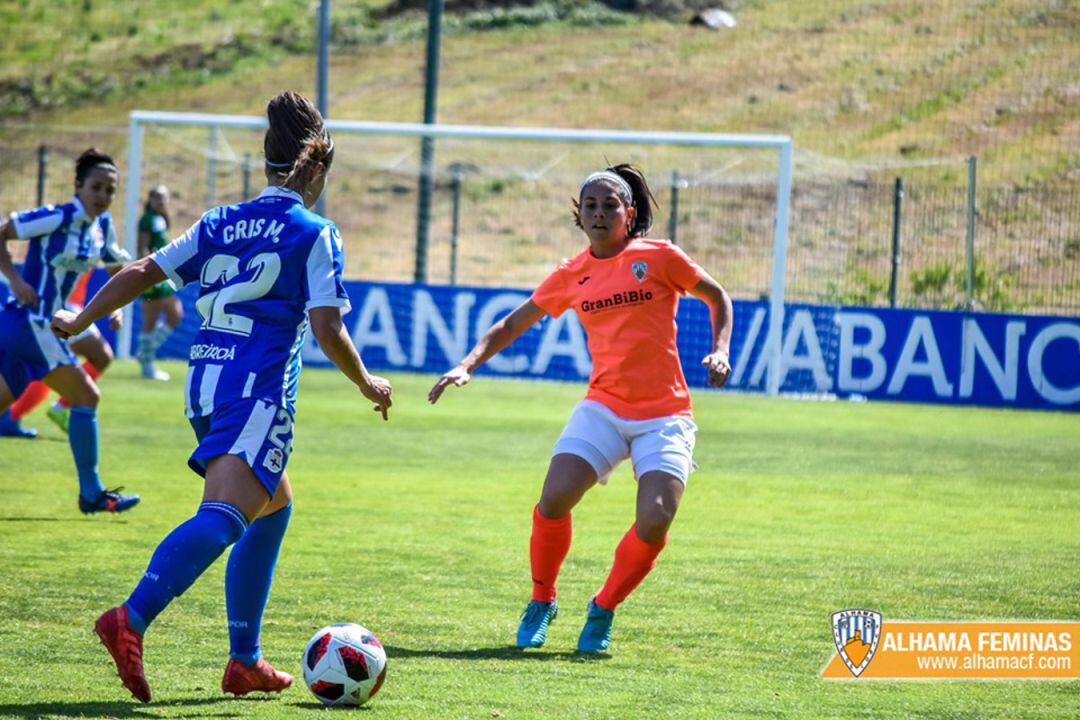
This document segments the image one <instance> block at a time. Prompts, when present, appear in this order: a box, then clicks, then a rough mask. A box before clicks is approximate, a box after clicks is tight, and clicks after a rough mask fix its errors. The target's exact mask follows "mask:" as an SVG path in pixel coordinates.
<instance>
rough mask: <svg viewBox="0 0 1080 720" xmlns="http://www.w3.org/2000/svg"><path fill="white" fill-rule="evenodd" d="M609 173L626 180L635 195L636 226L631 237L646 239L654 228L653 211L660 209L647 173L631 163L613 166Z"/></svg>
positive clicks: (631, 232) (631, 230) (632, 227)
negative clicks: (646, 178)
mask: <svg viewBox="0 0 1080 720" xmlns="http://www.w3.org/2000/svg"><path fill="white" fill-rule="evenodd" d="M608 171H609V172H613V173H615V174H616V175H618V176H619V177H621V178H622V179H623V180H625V181H626V184H627V185H629V186H630V192H631V193H633V196H634V199H633V206H634V209H635V210H637V212H636V213H635V214H634V224H633V225H632V226H631V227H630V237H645V235H647V234H648V232H649V230H650V229H651V228H652V221H653V209H654V208H657V207H659V203H657V202H656V198H655V197H653V194H652V190H650V189H649V183H647V182H646V181H645V173H643V172H641V169H640V168H638V167H636V166H634V165H631V164H630V163H619V164H618V165H612V166H611V167H609V168H608Z"/></svg>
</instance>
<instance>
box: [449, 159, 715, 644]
mask: <svg viewBox="0 0 1080 720" xmlns="http://www.w3.org/2000/svg"><path fill="white" fill-rule="evenodd" d="M654 204H655V200H654V199H653V196H652V193H651V192H650V191H649V186H648V184H647V183H646V181H645V177H644V175H642V173H641V171H640V170H638V169H637V168H635V167H634V166H632V165H626V164H623V165H616V166H614V167H611V168H608V169H607V170H604V171H602V172H598V173H593V174H592V175H589V177H587V178H586V179H585V182H584V183H582V185H581V189H580V191H579V194H578V199H577V200H576V201H575V202H574V212H575V221H576V223H577V225H578V227H580V228H581V229H582V230H583V231H584V233H585V235H586V236H587V237H588V240H589V247H587V248H586V249H585V250H583V251H582V252H581V253H579V254H578V255H577V256H576V257H574V258H572V259H569V260H564V261H563V262H561V263H560V264H559V266H558V267H557V268H556V269H555V271H554V272H553V273H551V274H550V275H549V276H548V277H547V278H546V279H545V280H544V281H543V282H541V283H540V286H539V287H538V288H537V289H536V291H535V292H534V293H533V295H532V297H531V298H529V299H528V300H526V301H525V302H524V303H522V304H521V305H520V306H518V307H517V308H516V309H515V310H514V311H513V312H511V313H510V314H509V315H507V316H506V317H505V318H503V319H502V320H500V321H499V322H497V323H495V325H493V326H492V327H491V329H490V330H488V331H487V333H485V334H484V336H483V337H482V338H481V339H480V340H479V342H477V344H476V347H474V348H473V349H472V351H471V352H470V353H469V354H468V356H466V358H465V359H464V360H462V361H461V363H460V364H459V365H458V366H457V367H455V368H453V369H452V370H450V371H449V372H447V373H446V374H445V375H443V376H442V378H440V379H439V381H438V382H437V383H436V384H435V386H434V387H433V388H432V390H431V393H430V394H429V396H428V399H429V400H430V401H431V402H432V403H434V402H437V401H438V399H439V397H440V396H441V395H442V393H443V391H444V390H445V389H446V387H448V386H449V385H451V384H453V385H457V386H461V385H464V384H466V383H467V382H469V379H470V378H471V375H472V372H473V371H474V370H475V369H476V368H477V367H479V366H480V365H482V364H483V363H484V362H485V361H487V360H488V359H489V358H491V357H492V356H493V355H495V354H496V353H498V352H499V351H501V350H502V349H504V348H505V347H507V346H508V345H509V344H510V343H512V342H513V341H514V340H515V339H516V338H517V337H519V336H520V335H521V334H522V333H524V332H525V331H526V330H528V329H529V328H530V327H532V326H533V325H534V324H535V323H536V322H538V321H539V320H540V319H541V318H543V317H544V315H552V316H554V317H558V316H559V315H561V314H562V313H564V312H566V311H567V310H570V309H573V310H574V311H575V312H576V313H577V316H578V318H579V319H580V321H581V324H582V326H583V327H584V329H585V333H586V336H587V337H588V346H589V352H590V354H591V355H592V360H593V372H592V377H590V378H589V391H588V393H587V394H586V396H585V399H584V400H582V401H581V402H580V403H579V404H578V405H577V407H576V408H575V409H574V412H573V414H572V415H571V416H570V420H569V421H568V422H567V424H566V428H565V429H564V430H563V433H562V436H561V437H560V438H559V439H558V441H557V442H556V443H555V449H554V452H553V456H552V458H551V464H550V466H549V468H548V473H547V477H546V479H545V480H544V487H543V490H542V491H541V494H540V502H539V503H538V504H537V505H536V507H535V509H534V510H533V520H532V538H531V540H530V546H529V556H530V562H531V569H532V577H533V592H532V600H531V601H530V602H529V604H528V605H527V606H526V608H525V612H524V613H523V614H522V616H521V623H520V626H519V627H518V633H517V644H518V647H522V648H525V647H540V646H541V645H543V644H544V641H545V640H546V639H547V630H548V625H549V624H550V623H551V621H552V620H554V619H555V617H556V615H557V613H558V604H557V602H556V599H555V597H556V590H555V581H556V579H557V578H558V574H559V569H560V568H561V567H562V562H563V560H564V558H565V557H566V554H567V552H568V551H569V550H570V539H571V520H570V513H571V510H572V509H573V508H574V506H575V505H576V504H577V503H578V501H580V500H581V498H582V497H583V496H584V494H585V493H586V492H587V491H588V490H589V489H590V488H592V487H593V486H594V485H595V484H596V483H597V482H599V483H601V484H603V483H605V482H607V478H608V476H609V475H610V474H611V471H612V470H613V469H614V468H615V466H616V465H618V464H619V463H620V462H621V461H622V460H625V459H626V458H630V459H631V461H632V462H633V466H634V476H635V477H636V478H637V482H638V493H637V512H636V522H635V523H634V524H633V525H632V526H631V527H630V529H629V530H628V531H627V532H626V534H625V535H624V536H623V538H622V541H621V542H620V543H619V545H618V547H617V548H616V549H615V562H614V565H613V567H612V568H611V572H610V573H609V575H608V577H607V580H606V582H605V583H604V585H603V587H601V588H600V590H599V591H598V592H597V593H596V595H595V596H594V597H593V598H592V600H590V601H589V606H588V610H587V618H586V622H585V626H584V628H583V629H582V631H581V635H580V637H579V638H578V650H580V651H583V652H603V651H604V650H606V649H607V647H608V644H609V643H610V640H611V626H612V621H613V619H614V611H615V609H616V607H618V605H619V603H621V602H622V601H623V600H624V599H625V598H626V597H627V596H628V595H629V594H630V593H631V592H632V591H633V590H634V588H636V587H637V586H638V585H639V584H640V583H641V581H642V580H644V579H645V576H646V575H648V574H649V571H650V570H652V568H653V566H654V565H655V563H656V557H657V556H658V555H659V554H660V551H661V550H662V549H663V548H664V545H665V544H666V543H667V533H668V528H669V527H670V526H671V522H672V520H673V519H674V517H675V512H676V510H677V509H678V506H679V501H680V500H681V498H682V494H683V490H684V489H685V487H686V481H687V479H688V477H689V476H690V473H691V472H692V471H693V469H694V467H695V466H694V462H693V450H694V435H695V432H696V431H697V426H696V425H695V424H694V421H693V415H692V409H691V404H690V391H689V389H688V388H687V385H686V379H685V377H684V376H683V371H682V367H681V365H680V362H679V354H678V349H677V348H676V344H675V339H676V326H675V313H676V311H677V310H678V305H679V297H680V296H681V295H683V294H684V293H690V294H691V295H693V296H695V297H697V298H699V299H701V300H703V301H704V302H705V303H706V304H708V306H709V309H710V315H711V319H712V337H711V344H710V347H712V348H713V351H712V352H711V353H709V354H708V355H706V356H705V358H704V359H703V360H702V364H703V365H705V366H706V367H707V368H708V370H709V381H710V383H711V384H713V385H715V386H717V387H720V386H722V385H723V384H724V383H725V382H726V381H727V378H728V376H729V374H730V373H731V368H730V365H729V364H728V346H729V344H730V341H731V327H732V305H731V299H730V297H728V294H727V293H726V292H725V291H724V289H723V288H722V287H721V286H720V285H719V284H718V283H717V282H716V281H715V280H713V279H712V278H711V277H710V276H709V274H708V273H706V272H705V271H704V270H702V269H701V268H700V267H699V266H698V265H697V264H696V263H695V262H694V261H693V260H691V259H690V258H689V257H688V256H687V255H686V253H684V252H683V251H682V250H680V249H679V248H677V247H676V246H674V245H673V244H671V243H670V242H668V241H667V240H651V239H648V238H646V237H645V235H646V233H647V232H648V231H649V228H650V226H651V225H652V211H653V206H654Z"/></svg>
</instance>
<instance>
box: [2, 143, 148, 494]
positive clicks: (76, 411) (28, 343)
mask: <svg viewBox="0 0 1080 720" xmlns="http://www.w3.org/2000/svg"><path fill="white" fill-rule="evenodd" d="M119 178H120V175H119V172H118V171H117V169H116V163H114V162H113V159H112V158H111V157H109V156H108V155H106V154H105V153H103V152H101V151H100V150H96V149H94V148H91V149H89V150H87V151H86V152H84V153H83V154H82V155H80V156H79V159H78V160H76V161H75V196H74V197H72V198H71V202H68V203H65V204H63V205H46V206H45V207H40V208H37V209H35V210H27V211H26V212H21V213H12V214H11V216H10V217H9V218H8V219H7V220H5V221H4V222H3V223H0V273H3V274H4V277H6V278H7V281H8V283H9V285H10V286H11V295H10V296H9V297H8V298H7V300H6V302H4V303H3V304H2V305H0V412H5V411H6V410H7V408H8V406H10V405H11V403H13V402H15V398H17V397H19V396H20V395H22V393H23V391H24V390H25V389H26V387H27V386H28V385H29V384H30V383H31V382H32V381H34V380H42V381H44V383H45V384H46V385H48V386H49V387H51V388H52V389H53V390H55V391H56V392H58V393H59V394H60V396H61V397H64V398H67V399H68V400H70V401H71V416H70V420H69V425H68V440H69V442H70V444H71V452H72V454H73V455H74V456H75V469H76V471H77V473H78V477H79V509H80V510H82V511H83V512H84V513H95V512H99V511H109V512H122V511H124V510H128V509H129V508H131V507H134V506H135V505H136V504H137V503H138V502H139V496H138V495H124V494H121V493H120V490H121V488H116V489H115V490H106V489H105V486H104V485H103V484H102V482H101V478H100V477H99V475H98V426H97V405H98V399H99V398H100V393H99V391H98V387H97V385H96V384H95V383H94V381H93V379H92V378H91V377H90V376H89V375H87V374H86V372H85V371H84V370H83V369H82V368H81V367H80V366H79V364H78V362H77V361H76V359H75V355H74V354H73V353H72V352H71V350H70V349H69V348H68V346H67V343H66V342H64V341H63V340H61V339H59V338H57V337H56V336H55V335H54V334H53V333H52V332H50V330H49V320H50V318H52V315H53V313H55V312H56V311H57V310H60V309H61V308H62V307H64V303H65V302H66V301H67V299H68V296H69V295H70V294H71V291H72V289H73V288H74V287H75V283H76V282H77V281H78V279H79V276H80V275H82V274H83V273H84V272H86V271H87V270H89V269H91V268H93V267H97V266H98V265H99V264H101V263H104V264H106V265H119V264H120V263H123V262H126V261H127V260H128V259H129V257H128V255H127V253H126V252H124V251H123V250H122V249H121V248H120V246H119V244H118V243H117V240H116V230H115V229H114V226H113V223H112V218H111V217H110V215H109V212H108V210H109V206H110V205H111V204H112V201H113V198H114V197H115V196H116V186H117V184H118V182H119ZM16 238H22V239H27V240H29V241H30V243H29V247H28V249H27V253H26V262H25V263H23V267H22V271H21V272H20V271H18V270H16V269H15V266H14V265H13V264H12V261H11V255H10V253H9V252H8V249H7V242H8V241H9V240H12V239H16ZM0 300H2V298H0ZM116 310H117V312H116V313H114V314H113V317H112V319H113V323H114V327H115V325H116V323H117V322H118V320H119V309H118V308H117V309H116ZM84 329H85V328H84Z"/></svg>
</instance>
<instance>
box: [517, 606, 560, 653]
mask: <svg viewBox="0 0 1080 720" xmlns="http://www.w3.org/2000/svg"><path fill="white" fill-rule="evenodd" d="M558 615H559V603H557V602H555V601H554V600H552V601H551V602H541V601H540V600H530V601H529V604H528V605H526V606H525V612H523V613H521V624H520V625H518V631H517V646H518V647H519V648H528V647H533V648H538V647H540V646H541V645H543V644H544V641H545V640H547V631H548V625H550V624H551V623H552V622H554V621H555V618H556V617H558Z"/></svg>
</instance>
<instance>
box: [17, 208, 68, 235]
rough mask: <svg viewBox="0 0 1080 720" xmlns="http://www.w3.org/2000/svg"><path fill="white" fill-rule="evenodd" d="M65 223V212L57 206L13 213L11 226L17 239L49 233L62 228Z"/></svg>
mask: <svg viewBox="0 0 1080 720" xmlns="http://www.w3.org/2000/svg"><path fill="white" fill-rule="evenodd" d="M63 221H64V210H63V208H58V207H56V206H55V205H45V206H44V207H39V208H34V209H33V210H24V211H23V212H13V213H11V226H12V227H13V228H14V229H15V235H16V237H20V238H33V237H40V236H42V235H48V234H49V233H51V232H53V231H54V230H56V229H57V228H58V227H60V224H61V223H62V222H63Z"/></svg>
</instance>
